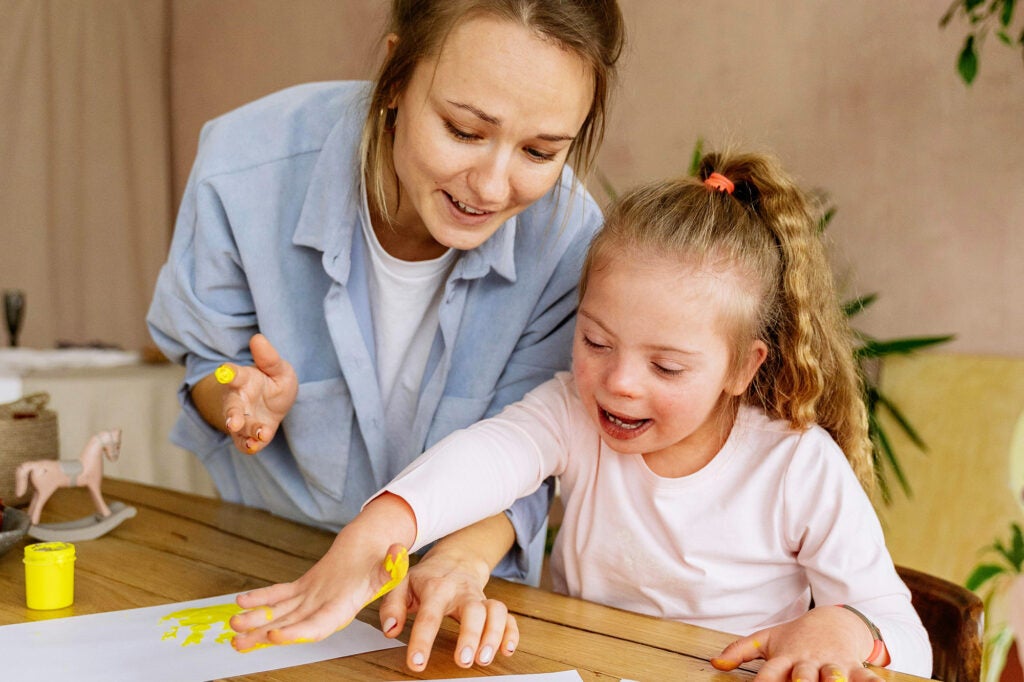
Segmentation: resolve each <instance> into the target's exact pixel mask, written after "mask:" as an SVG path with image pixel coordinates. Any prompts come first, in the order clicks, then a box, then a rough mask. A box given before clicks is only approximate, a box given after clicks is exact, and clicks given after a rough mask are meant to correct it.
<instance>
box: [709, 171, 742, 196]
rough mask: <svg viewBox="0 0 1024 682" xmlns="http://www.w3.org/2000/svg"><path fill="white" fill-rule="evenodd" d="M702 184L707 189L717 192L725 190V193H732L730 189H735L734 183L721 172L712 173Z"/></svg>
mask: <svg viewBox="0 0 1024 682" xmlns="http://www.w3.org/2000/svg"><path fill="white" fill-rule="evenodd" d="M704 186H705V187H707V188H708V189H715V190H718V191H719V192H725V193H726V194H732V191H733V190H734V189H736V185H734V184H733V182H732V180H730V179H729V178H727V177H725V176H724V175H722V174H721V173H712V174H711V175H709V176H708V177H707V179H706V180H705V181H704Z"/></svg>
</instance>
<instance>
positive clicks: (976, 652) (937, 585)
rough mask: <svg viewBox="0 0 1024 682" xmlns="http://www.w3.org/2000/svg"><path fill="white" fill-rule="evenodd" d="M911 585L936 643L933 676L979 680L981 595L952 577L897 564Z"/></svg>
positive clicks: (916, 604)
mask: <svg viewBox="0 0 1024 682" xmlns="http://www.w3.org/2000/svg"><path fill="white" fill-rule="evenodd" d="M896 572H897V573H899V576H900V578H902V579H903V582H904V583H906V585H907V587H908V588H909V589H910V595H911V601H912V602H913V604H914V608H915V609H916V610H917V613H918V615H919V616H921V622H922V623H924V627H925V629H926V630H927V631H928V638H929V639H930V640H931V643H932V679H935V680H945V682H978V681H979V680H980V679H981V648H982V630H983V628H984V621H983V616H984V606H983V605H982V603H981V599H979V598H978V595H976V594H974V593H973V592H971V591H970V590H968V589H967V588H966V587H963V586H961V585H957V584H956V583H952V582H950V581H948V580H943V579H942V578H939V577H936V576H933V575H928V574H927V573H922V572H921V571H917V570H914V569H912V568H907V567H905V566H897V567H896Z"/></svg>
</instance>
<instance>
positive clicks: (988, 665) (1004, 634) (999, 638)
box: [981, 625, 1014, 682]
mask: <svg viewBox="0 0 1024 682" xmlns="http://www.w3.org/2000/svg"><path fill="white" fill-rule="evenodd" d="M1013 640H1014V636H1013V630H1012V629H1011V628H1010V626H1008V625H1007V626H1004V627H1003V628H1002V629H1000V630H999V632H997V633H996V634H995V635H993V636H992V637H991V638H989V639H987V640H986V641H985V652H984V655H983V657H982V663H981V669H982V670H984V671H985V674H984V677H983V678H982V682H999V678H1000V677H1002V674H1003V668H1005V667H1006V657H1007V656H1008V655H1009V653H1010V645H1012V644H1013Z"/></svg>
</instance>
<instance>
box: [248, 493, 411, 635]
mask: <svg viewBox="0 0 1024 682" xmlns="http://www.w3.org/2000/svg"><path fill="white" fill-rule="evenodd" d="M415 539H416V516H415V515H414V514H413V511H412V509H411V508H410V507H409V505H408V504H406V502H405V500H403V499H402V498H401V497H398V496H397V495H392V494H390V493H384V494H382V495H380V496H379V497H377V498H375V499H374V500H372V501H371V502H370V503H368V504H367V505H366V506H365V507H364V508H363V511H362V512H360V513H359V515H358V516H356V518H355V519H353V520H352V522H351V523H349V524H348V525H347V526H345V527H344V528H342V529H341V532H339V533H338V535H337V537H336V538H335V539H334V542H333V543H332V544H331V547H330V549H328V550H327V553H326V554H325V555H324V556H323V558H321V559H320V560H319V561H317V562H316V564H314V565H313V567H312V568H310V569H309V570H308V571H306V573H305V574H304V575H303V576H302V577H300V578H299V579H298V580H296V581H294V582H290V583H281V584H278V585H271V586H270V587H263V588H260V589H257V590H253V591H251V592H247V593H245V594H241V595H239V596H238V599H237V602H238V605H239V606H241V607H242V608H243V609H249V610H248V611H246V612H245V613H242V614H239V615H237V616H235V617H234V618H232V619H231V628H232V629H233V630H235V632H237V633H239V634H237V635H235V637H234V639H233V640H232V646H234V647H235V648H236V649H238V650H239V651H247V650H249V649H252V648H254V647H258V646H260V645H265V644H291V643H295V642H312V641H318V640H321V639H324V638H325V637H327V636H329V635H330V634H331V633H333V632H335V631H336V630H339V629H341V628H343V627H344V626H346V625H348V624H349V623H350V622H351V621H352V619H353V618H355V616H356V614H357V613H359V611H360V610H361V609H362V608H363V606H364V605H365V604H366V603H367V602H368V601H370V600H371V599H372V598H373V597H374V595H375V594H377V592H378V591H379V590H380V589H381V587H383V586H384V585H385V584H386V583H388V581H389V580H391V574H390V573H389V572H388V570H386V569H385V565H384V559H385V556H386V555H388V554H391V555H392V556H393V557H397V555H398V554H399V553H400V552H402V551H404V548H405V547H408V546H410V545H411V544H412V543H413V541H414V540H415Z"/></svg>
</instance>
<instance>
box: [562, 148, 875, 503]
mask: <svg viewBox="0 0 1024 682" xmlns="http://www.w3.org/2000/svg"><path fill="white" fill-rule="evenodd" d="M712 173H718V174H720V175H723V176H725V177H726V178H727V179H728V180H729V181H731V182H732V184H733V185H734V189H733V191H732V192H731V193H729V192H728V191H725V190H720V189H716V188H715V187H713V186H709V185H713V184H714V179H713V180H712V182H711V183H709V184H705V181H706V180H707V178H708V176H710V175H711V174H712ZM620 253H632V254H640V255H644V256H652V255H657V256H666V255H667V256H669V257H673V258H674V257H678V258H679V259H681V260H682V261H685V262H686V263H688V264H694V265H701V266H711V267H719V268H721V267H724V268H735V269H736V270H737V271H738V272H739V273H741V274H742V275H743V276H744V280H746V281H747V282H749V283H750V285H751V286H750V287H749V290H748V291H739V292H736V294H737V295H736V296H735V297H734V299H733V300H728V301H726V299H724V298H723V299H722V300H723V301H726V304H727V311H726V312H727V318H726V319H727V323H728V325H729V329H730V332H731V335H732V339H733V341H734V344H733V353H734V357H733V367H734V368H737V367H739V363H740V361H741V359H742V358H743V357H744V356H745V354H746V351H747V349H749V348H750V344H751V343H752V342H753V341H755V340H757V339H760V340H761V341H763V342H764V343H765V344H766V345H767V346H768V355H767V359H766V360H765V361H764V363H763V364H762V365H761V367H760V369H759V370H758V371H757V373H756V375H755V376H754V379H753V381H751V383H750V386H749V387H748V388H747V392H746V394H745V395H744V396H743V399H744V400H745V401H747V402H749V403H752V404H755V405H759V406H761V407H762V408H763V409H764V410H765V411H766V412H767V413H768V414H769V415H771V416H773V417H776V418H780V419H785V420H787V421H789V423H790V424H791V425H792V426H794V427H795V428H806V427H807V426H809V425H811V424H813V423H816V424H818V425H820V426H822V427H823V428H824V429H826V430H827V431H828V432H829V434H831V436H832V438H833V439H835V441H836V442H837V443H838V444H839V446H840V447H841V448H842V449H843V452H845V453H846V457H847V459H848V460H849V462H850V465H851V466H852V467H853V470H854V472H855V473H856V474H857V477H858V478H859V479H860V482H861V484H862V485H863V486H864V488H865V490H867V491H868V492H871V491H872V490H873V488H874V483H875V476H874V469H873V465H872V455H871V451H872V448H871V441H870V439H869V437H868V420H867V410H866V408H865V405H864V397H863V396H864V394H863V386H862V381H861V377H860V373H859V372H858V371H857V367H856V364H855V361H854V357H853V334H852V331H851V329H850V327H849V324H848V322H847V319H846V316H845V315H844V314H843V312H842V309H841V308H840V305H839V300H838V297H837V294H836V291H835V285H834V283H833V280H832V272H831V268H830V267H829V265H828V261H827V259H826V256H825V249H824V246H823V245H822V243H821V239H820V236H819V230H818V222H817V220H816V219H815V217H814V216H813V214H812V211H811V207H810V203H809V201H808V199H807V197H806V196H805V195H804V194H803V192H801V191H800V189H799V188H798V187H797V186H796V184H795V183H794V182H793V180H792V179H791V178H790V177H789V176H788V175H787V174H786V173H785V172H784V171H783V170H782V168H781V167H780V166H779V165H778V163H777V162H776V161H775V160H774V159H772V158H771V157H768V156H766V155H763V154H729V155H719V154H709V155H707V156H705V157H704V158H703V159H702V160H701V163H700V168H699V171H698V174H697V177H696V178H694V177H687V178H680V179H674V180H666V181H660V182H654V183H650V184H647V185H643V186H641V187H639V188H637V189H635V190H633V191H631V192H629V193H628V194H626V195H625V196H623V197H622V198H621V199H619V200H618V201H616V202H615V203H613V204H612V206H611V207H609V210H608V215H607V217H606V220H605V225H604V227H603V228H602V230H601V231H600V232H599V233H598V235H597V236H596V237H595V238H594V241H593V243H592V244H591V247H590V251H589V252H588V254H587V259H586V262H585V264H584V267H583V275H582V279H581V282H580V288H579V290H580V297H581V298H582V297H583V294H584V293H585V292H586V285H587V279H588V276H589V274H590V272H591V271H592V270H593V269H595V268H597V267H600V264H601V263H602V262H607V259H611V258H615V256H616V254H620Z"/></svg>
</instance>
